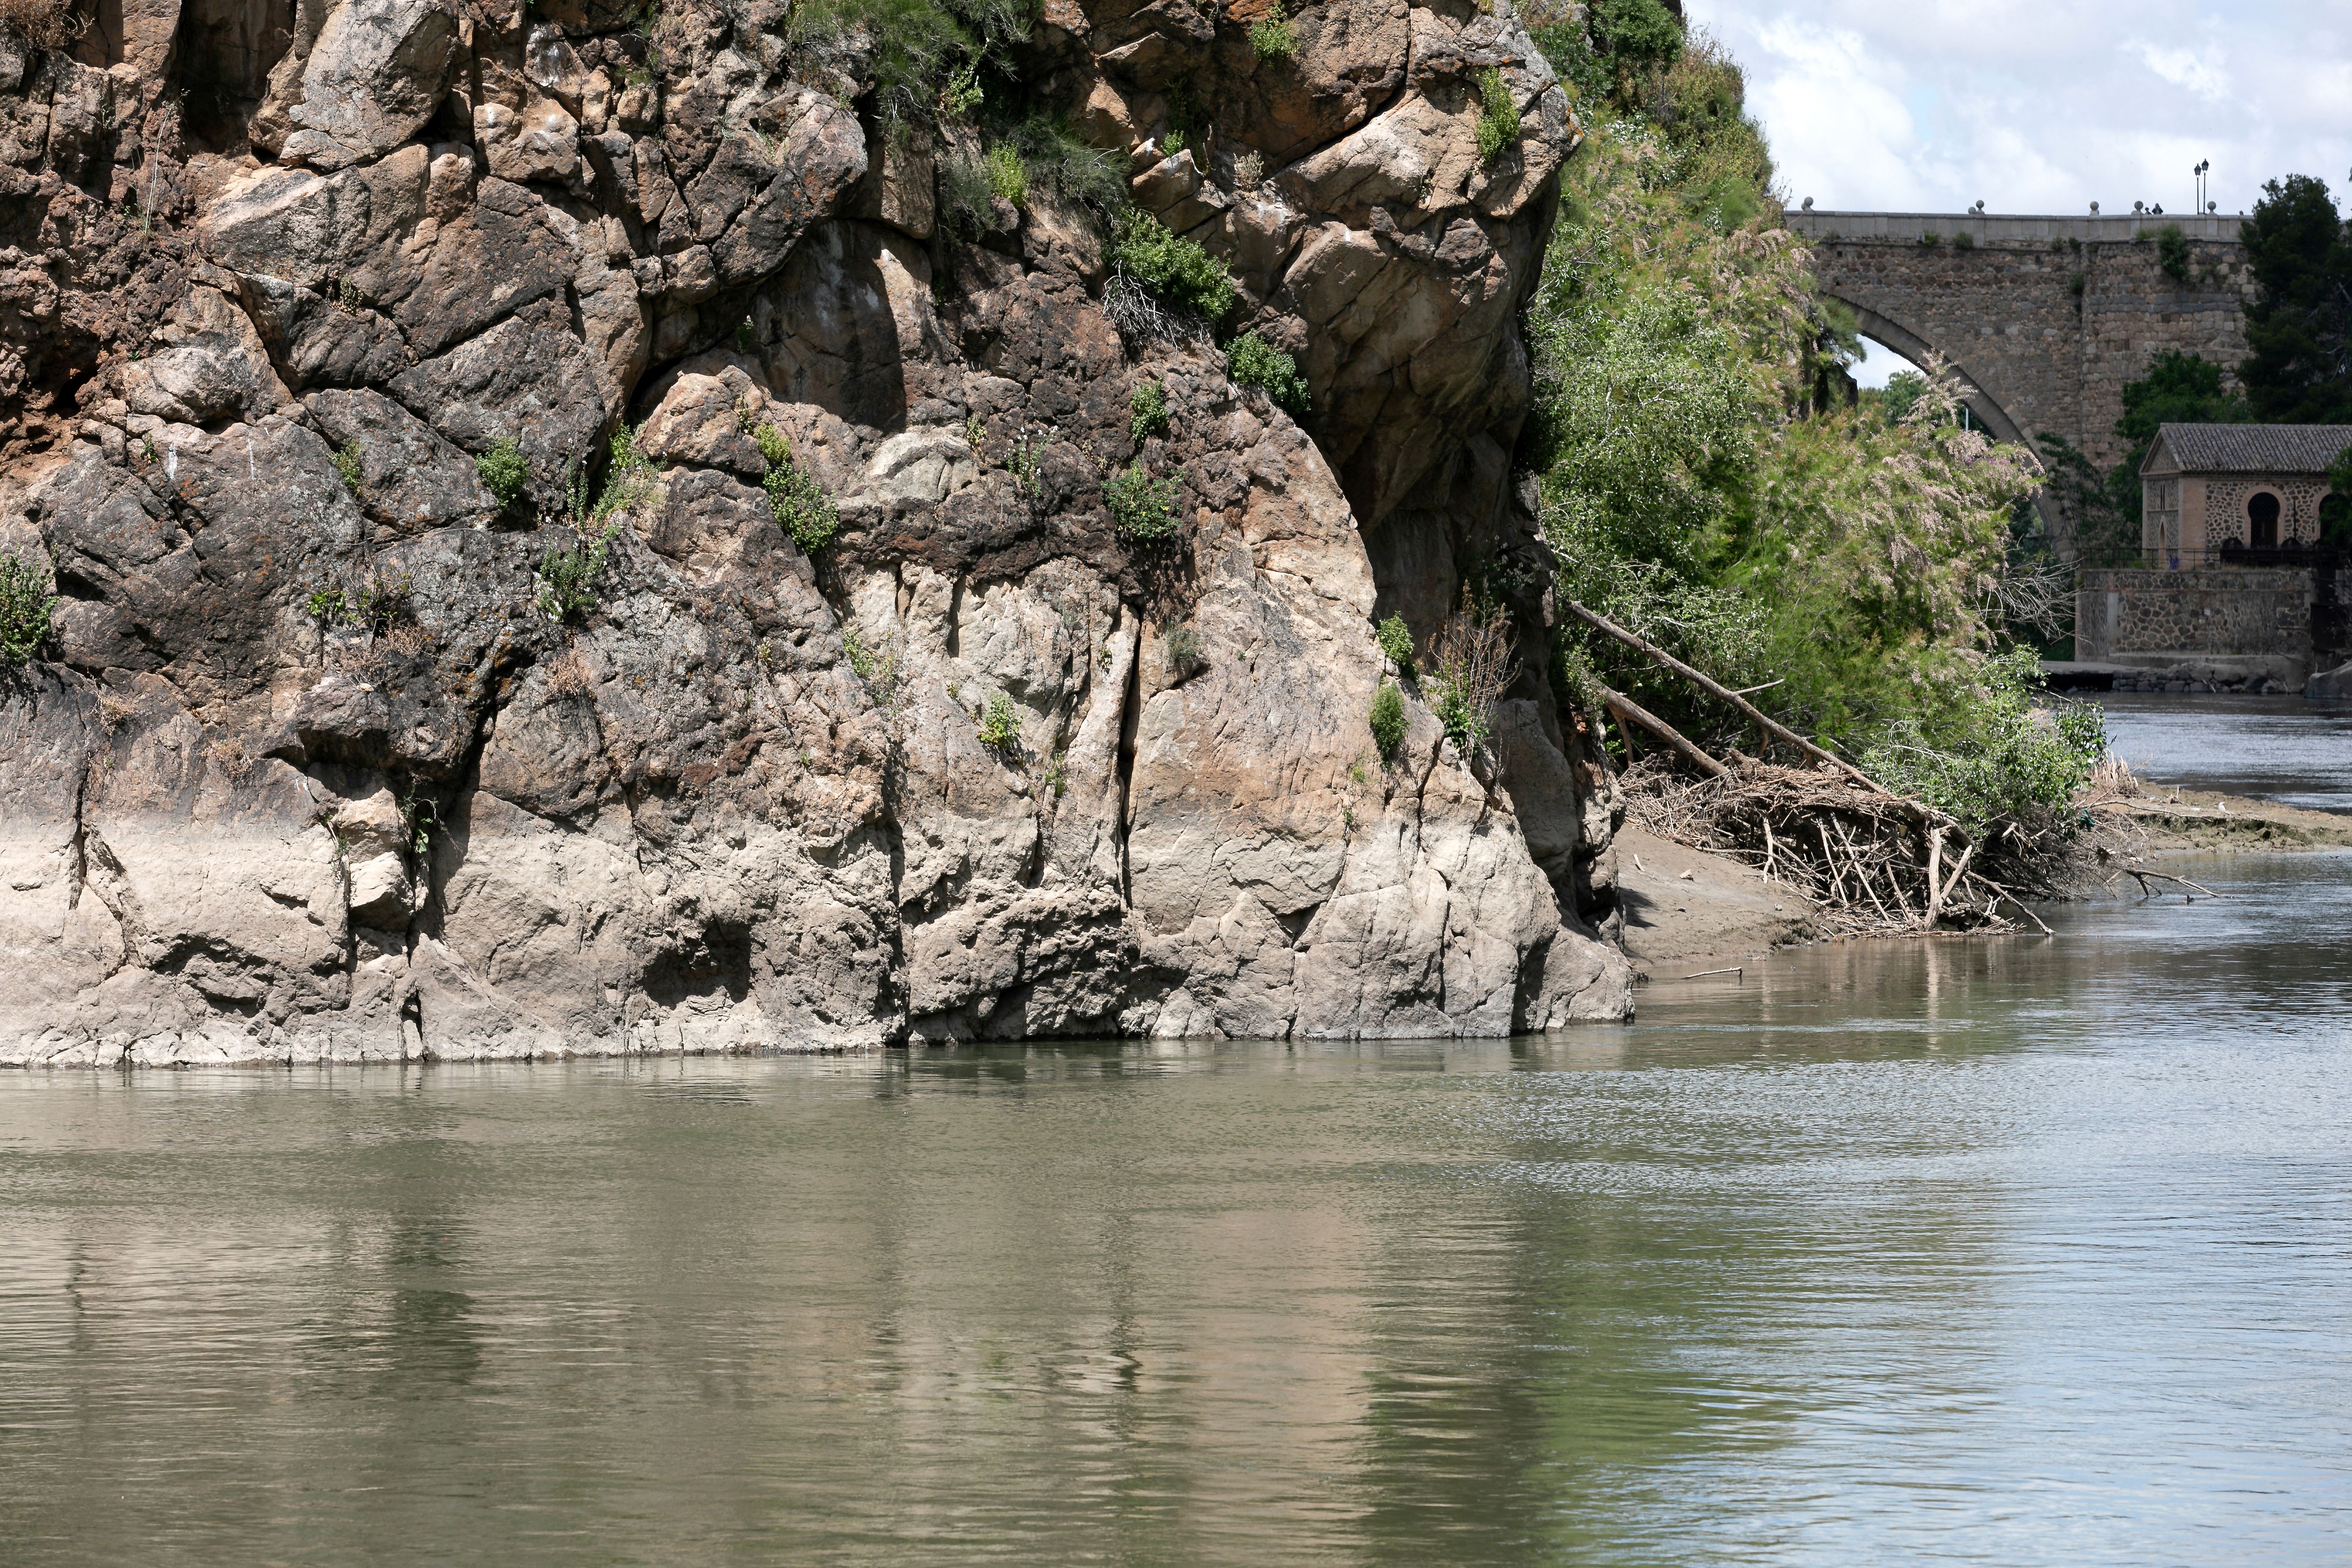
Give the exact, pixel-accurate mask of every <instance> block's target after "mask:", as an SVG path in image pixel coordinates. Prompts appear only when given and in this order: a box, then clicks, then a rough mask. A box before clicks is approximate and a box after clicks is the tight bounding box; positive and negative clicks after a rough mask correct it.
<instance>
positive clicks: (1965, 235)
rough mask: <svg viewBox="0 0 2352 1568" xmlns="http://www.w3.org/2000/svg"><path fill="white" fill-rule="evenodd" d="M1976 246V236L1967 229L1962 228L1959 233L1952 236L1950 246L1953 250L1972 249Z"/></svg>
mask: <svg viewBox="0 0 2352 1568" xmlns="http://www.w3.org/2000/svg"><path fill="white" fill-rule="evenodd" d="M1976 246H1977V237H1976V236H1975V235H1972V234H1970V233H1969V231H1968V230H1967V229H1962V230H1960V232H1959V233H1958V234H1956V235H1954V236H1952V248H1953V249H1954V250H1974V249H1975V248H1976Z"/></svg>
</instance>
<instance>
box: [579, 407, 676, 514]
mask: <svg viewBox="0 0 2352 1568" xmlns="http://www.w3.org/2000/svg"><path fill="white" fill-rule="evenodd" d="M607 451H608V452H609V454H610V460H609V461H608V462H607V463H606V464H605V465H604V489H603V490H602V491H600V492H598V494H597V497H596V500H595V502H594V504H593V505H592V504H590V502H589V500H588V470H587V468H586V467H585V466H582V467H579V468H574V469H573V470H572V479H571V482H570V484H569V485H567V486H566V487H565V489H566V500H567V501H568V502H569V510H570V513H571V517H572V526H573V527H574V528H577V529H580V530H582V531H586V530H587V529H589V528H591V527H593V526H595V525H596V524H599V523H602V522H603V521H604V520H605V519H607V518H609V517H611V516H612V515H613V514H614V512H616V511H620V510H624V509H625V508H629V507H634V506H636V505H638V504H639V503H641V502H643V501H646V500H649V499H651V497H652V496H653V493H654V491H655V490H656V489H658V488H659V486H660V484H661V469H660V468H659V467H658V466H656V464H654V463H653V462H651V461H649V460H648V459H647V458H646V456H645V454H644V453H642V452H640V451H638V450H637V433H636V431H635V430H634V429H632V428H630V427H629V426H626V425H624V426H621V427H620V428H619V429H617V430H615V431H614V432H613V437H612V441H611V444H610V446H609V447H607Z"/></svg>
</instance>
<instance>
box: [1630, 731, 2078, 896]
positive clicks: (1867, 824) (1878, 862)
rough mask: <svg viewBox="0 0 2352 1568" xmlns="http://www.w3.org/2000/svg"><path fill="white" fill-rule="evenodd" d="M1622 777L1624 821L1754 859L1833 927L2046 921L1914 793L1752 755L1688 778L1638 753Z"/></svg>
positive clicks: (1975, 844)
mask: <svg viewBox="0 0 2352 1568" xmlns="http://www.w3.org/2000/svg"><path fill="white" fill-rule="evenodd" d="M1621 782H1622V787H1623V788H1624V791H1625V794H1626V801H1627V809H1626V817H1627V820H1628V821H1630V822H1632V823H1633V825H1634V826H1638V827H1640V828H1642V829H1643V831H1645V832H1649V833H1654V834H1655V835H1657V836H1658V837H1661V838H1670V839H1672V840H1674V841H1675V843H1678V844H1685V845H1688V846H1689V847H1692V848H1694V849H1705V850H1706V851H1708V852H1709V853H1711V854H1716V855H1721V856H1724V857H1726V858H1729V859H1734V860H1740V861H1744V862H1746V863H1747V864H1748V865H1750V866H1754V867H1755V868H1758V869H1759V870H1760V871H1762V872H1763V873H1764V874H1765V875H1766V876H1767V877H1769V878H1772V879H1775V880H1777V881H1780V882H1782V883H1785V884H1787V885H1788V886H1790V887H1791V888H1793V889H1796V890H1797V891H1799V892H1801V893H1802V894H1804V895H1805V896H1806V897H1807V898H1809V899H1811V900H1813V901H1814V902H1815V903H1817V904H1819V905H1820V906H1821V907H1822V910H1824V911H1825V912H1826V914H1827V915H1828V917H1829V920H1830V922H1831V924H1832V926H1833V927H1834V928H1835V929H1837V930H1839V931H1843V932H1846V933H1849V934H1854V935H1863V934H1870V935H1888V936H1894V935H1902V934H1906V933H1909V932H1916V931H1929V930H1935V929H1938V928H1942V929H1958V930H1979V931H1981V930H1994V931H2001V930H2009V929H2011V928H2013V927H2014V926H2017V925H2019V924H2024V925H2030V926H2032V927H2033V928H2035V929H2037V930H2041V931H2047V930H2049V927H2047V926H2045V925H2043V924H2042V920H2041V918H2040V917H2039V916H2037V915H2036V914H2035V913H2034V912H2033V911H2032V910H2031V909H2029V908H2028V907H2027V906H2026V905H2025V904H2024V902H2023V901H2022V900H2021V899H2020V897H2019V895H2018V892H2017V890H2016V889H2014V888H2012V887H2011V885H2010V884H2009V883H2008V882H2006V881H2002V880H1996V879H1994V878H1992V877H1990V876H1987V875H1986V874H1985V871H1984V869H1983V868H1980V867H1979V865H1978V864H1977V861H1978V858H1979V854H1980V852H1981V851H1982V849H1983V847H1984V841H1982V840H1978V839H1972V838H1970V837H1969V836H1968V835H1967V834H1966V833H1964V832H1962V831H1961V829H1960V828H1959V826H1958V824H1956V823H1954V822H1951V821H1950V820H1949V819H1948V818H1942V817H1940V816H1939V815H1938V814H1937V813H1935V812H1934V811H1933V810H1932V809H1930V808H1927V807H1923V806H1922V805H1920V804H1919V803H1918V802H1916V801H1913V800H1906V799H1905V798H1903V797H1901V796H1897V795H1890V794H1888V793H1886V792H1885V791H1883V790H1873V789H1868V788H1865V787H1864V786H1863V785H1860V784H1854V783H1853V782H1851V781H1849V780H1844V779H1839V778H1832V777H1828V776H1825V775H1824V774H1823V773H1821V772H1819V771H1817V770H1814V769H1809V768H1790V767H1781V766H1779V765H1777V764H1775V763H1765V762H1759V761H1757V760H1756V759H1754V758H1748V759H1745V760H1743V761H1742V762H1740V763H1738V764H1736V765H1734V766H1732V767H1730V768H1727V769H1726V771H1725V772H1723V773H1719V774H1717V775H1716V776H1714V777H1712V778H1705V779H1698V780H1690V779H1687V778H1684V777H1682V776H1680V775H1678V774H1676V773H1675V772H1674V771H1673V770H1672V769H1671V768H1669V767H1667V766H1665V765H1664V763H1663V762H1662V761H1661V760H1659V759H1657V758H1654V757H1653V758H1645V759H1644V760H1643V761H1642V762H1641V763H1636V764H1635V765H1634V766H1633V768H1631V769H1629V770H1628V771H1627V772H1626V773H1625V775H1624V777H1623V779H1622V781H1621ZM2021 838H2022V840H2023V841H2022V843H2021V844H2020V845H2019V846H2017V847H2011V846H2009V845H2008V844H2006V843H2003V844H2002V847H2003V848H2004V849H2008V850H2010V853H2008V854H2006V855H2003V856H2001V857H2000V858H2001V859H2004V860H2011V861H2013V860H2015V859H2017V858H2020V856H2019V853H2018V851H2019V850H2020V849H2025V850H2030V849H2031V847H2032V840H2031V838H2030V837H2027V836H2022V835H2021ZM1994 840H1995V841H1996V842H2000V835H1998V834H1996V835H1995V836H1994ZM2004 869H2006V868H2004ZM2039 880H2040V879H2038V878H2037V879H2035V881H2036V882H2038V881H2039ZM2026 887H2027V889H2028V890H2031V891H2037V892H2038V891H2041V890H2042V889H2041V888H2039V887H2037V886H2035V885H2034V883H2032V882H2029V883H2027V884H2026ZM2018 917H2022V919H2019V918H2018Z"/></svg>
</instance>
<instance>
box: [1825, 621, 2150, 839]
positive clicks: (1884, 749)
mask: <svg viewBox="0 0 2352 1568" xmlns="http://www.w3.org/2000/svg"><path fill="white" fill-rule="evenodd" d="M2040 683H2041V666H2040V663H2039V661H2038V660H2037V659H2036V658H2035V656H2034V654H2033V652H2032V649H2030V648H2019V649H2017V650H2016V651H2015V652H2013V653H2011V654H2008V655H2005V656H2003V657H2001V658H1996V659H1992V660H1990V661H1988V662H1987V664H1986V665H1985V667H1984V670H1983V674H1982V677H1981V679H1979V682H1978V684H1977V687H1976V689H1975V692H1974V695H1973V699H1972V700H1971V701H1970V702H1969V704H1968V705H1966V706H1964V707H1962V708H1960V709H1958V710H1954V711H1953V712H1950V713H1948V714H1947V715H1945V717H1946V719H1947V720H1948V722H1949V723H1950V725H1951V729H1950V731H1948V732H1947V733H1938V732H1937V731H1936V730H1935V729H1934V728H1933V727H1932V726H1931V725H1929V724H1928V723H1927V722H1924V721H1920V720H1916V719H1908V718H1906V719H1903V720H1899V721H1896V722H1895V723H1893V724H1891V725H1889V726H1888V727H1887V729H1886V731H1885V733H1884V734H1882V735H1881V736H1880V737H1879V738H1878V739H1877V740H1876V741H1875V742H1874V743H1873V744H1872V745H1871V746H1870V747H1869V749H1868V750H1866V751H1865V752H1864V753H1863V755H1862V759H1861V761H1862V767H1863V770H1864V772H1865V773H1869V774H1870V775H1871V776H1872V777H1874V778H1875V779H1877V780H1878V781H1879V782H1880V783H1882V784H1885V785H1886V786H1887V787H1888V788H1890V789H1894V790H1898V791H1900V792H1902V793H1903V794H1905V795H1916V796H1917V797H1918V798H1919V799H1921V800H1924V801H1926V802H1927V803H1928V804H1929V805H1934V806H1937V807H1938V808H1940V809H1942V810H1943V811H1946V812H1948V813H1949V814H1950V815H1951V816H1955V817H1957V818H1958V819H1959V821H1960V822H1961V823H1963V824H1965V825H1966V826H1969V827H1970V828H1971V829H1981V828H1982V827H1983V826H1984V825H1986V824H1987V823H1990V822H1992V821H1995V820H1997V819H1999V818H2000V817H2003V816H2019V815H2021V814H2023V813H2025V812H2028V811H2030V810H2032V808H2034V807H2037V806H2039V807H2044V808H2047V807H2053V806H2063V805H2065V804H2066V803H2067V801H2068V800H2070V799H2071V798H2072V797H2073V796H2074V793H2075V792H2076V791H2077V790H2079V789H2081V788H2082V787H2083V786H2084V784H2087V783H2088V782H2089V781H2090V777H2091V771H2092V770H2093V769H2094V768H2095V767H2096V766H2098V764H2099V761H2100V759H2101V758H2102V757H2104V756H2105V755H2106V750H2107V734H2106V725H2105V721H2104V720H2103V718H2102V716H2101V714H2100V711H2099V710H2098V709H2097V708H2096V707H2094V706H2092V705H2091V704H2089V703H2059V704H2057V705H2055V706H2053V707H2049V708H2042V707H2038V706H2036V703H2037V700H2040V694H2039V692H2038V691H2037V690H2036V688H2038V687H2039V685H2040ZM1955 737H1960V738H1962V739H1960V740H1959V742H1958V743H1955Z"/></svg>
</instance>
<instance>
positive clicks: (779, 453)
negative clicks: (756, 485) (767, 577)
mask: <svg viewBox="0 0 2352 1568" xmlns="http://www.w3.org/2000/svg"><path fill="white" fill-rule="evenodd" d="M773 430H775V426H772V425H767V426H761V437H762V438H761V442H760V455H761V457H763V458H767V459H768V471H767V473H766V474H765V475H764V476H763V477H762V478H761V480H760V488H761V489H763V490H765V491H767V492H768V510H769V511H770V512H771V513H772V514H773V515H774V517H775V520H776V522H777V525H778V526H779V527H781V528H782V530H783V531H785V532H786V533H789V534H791V535H792V536H793V543H794V544H797V545H799V546H800V547H801V553H803V555H814V554H815V553H816V552H818V551H820V550H823V549H824V547H825V546H826V545H828V544H830V543H832V542H833V536H834V535H835V533H837V532H839V531H840V530H841V514H840V513H839V512H838V511H836V510H835V509H834V504H833V498H832V497H831V496H828V495H826V494H825V493H824V487H823V486H821V485H819V484H818V483H817V482H816V480H815V479H812V478H811V477H810V476H809V475H808V473H807V472H806V471H805V470H803V468H801V466H800V465H799V464H797V463H795V462H793V449H792V446H791V444H790V443H789V442H786V441H784V440H783V437H782V433H781V432H778V433H777V435H776V443H777V447H776V454H775V455H774V456H770V451H771V444H770V443H769V442H768V441H767V440H766V439H765V437H766V435H767V433H768V432H770V431H773Z"/></svg>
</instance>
